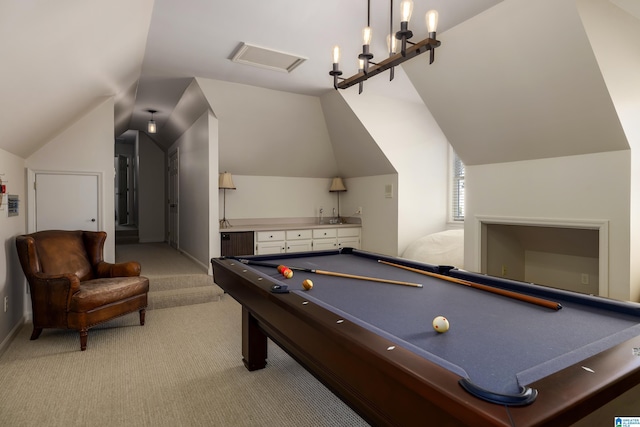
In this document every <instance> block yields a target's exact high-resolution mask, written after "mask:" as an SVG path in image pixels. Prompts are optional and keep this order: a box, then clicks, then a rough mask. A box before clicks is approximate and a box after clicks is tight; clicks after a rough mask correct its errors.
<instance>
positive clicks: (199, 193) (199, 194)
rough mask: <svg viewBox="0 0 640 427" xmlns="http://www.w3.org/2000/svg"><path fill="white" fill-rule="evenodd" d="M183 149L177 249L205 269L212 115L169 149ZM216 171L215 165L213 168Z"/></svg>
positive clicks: (207, 250)
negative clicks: (210, 124) (210, 119)
mask: <svg viewBox="0 0 640 427" xmlns="http://www.w3.org/2000/svg"><path fill="white" fill-rule="evenodd" d="M176 148H179V150H180V166H179V167H180V181H179V196H178V197H179V199H178V200H179V225H178V226H179V232H178V247H179V249H180V250H181V251H183V252H185V253H186V254H188V255H189V256H191V257H192V258H193V259H194V260H195V261H197V262H199V263H200V264H201V265H202V266H203V267H204V268H208V264H209V260H210V258H211V256H210V253H209V234H210V233H209V195H210V191H209V182H210V175H209V174H210V172H209V113H205V114H203V115H202V116H201V117H200V118H199V119H198V120H197V121H196V122H195V123H194V124H193V125H192V126H191V127H190V128H189V129H188V130H187V131H186V132H185V133H184V134H182V136H181V137H180V138H179V139H178V140H177V141H176V142H175V143H174V144H173V145H172V146H171V147H170V148H169V152H172V151H173V150H175V149H176ZM213 168H214V170H215V166H214V167H213Z"/></svg>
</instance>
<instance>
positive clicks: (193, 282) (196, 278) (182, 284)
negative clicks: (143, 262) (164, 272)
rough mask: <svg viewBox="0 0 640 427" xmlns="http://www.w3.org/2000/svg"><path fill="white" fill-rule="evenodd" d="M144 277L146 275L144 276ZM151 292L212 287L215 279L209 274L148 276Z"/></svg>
mask: <svg viewBox="0 0 640 427" xmlns="http://www.w3.org/2000/svg"><path fill="white" fill-rule="evenodd" d="M142 275H143V276H144V274H142ZM146 277H147V278H148V279H149V290H150V291H167V290H172V289H182V288H198V287H203V286H212V285H213V277H211V276H209V275H207V274H183V275H180V276H146Z"/></svg>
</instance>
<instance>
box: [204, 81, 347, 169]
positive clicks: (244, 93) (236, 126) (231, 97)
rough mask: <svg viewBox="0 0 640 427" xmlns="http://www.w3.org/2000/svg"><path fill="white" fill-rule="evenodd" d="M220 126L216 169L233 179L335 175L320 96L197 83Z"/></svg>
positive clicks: (226, 83) (223, 83)
mask: <svg viewBox="0 0 640 427" xmlns="http://www.w3.org/2000/svg"><path fill="white" fill-rule="evenodd" d="M197 82H198V84H199V85H200V88H201V89H202V92H203V93H204V95H205V97H206V99H207V101H208V102H209V104H210V105H211V109H212V111H213V114H214V115H215V116H216V117H217V118H218V120H219V122H220V126H219V132H218V133H219V136H218V137H219V155H220V159H219V162H220V169H221V170H223V171H224V170H226V171H229V172H231V173H235V174H239V175H256V176H301V177H314V178H320V177H329V176H333V175H334V174H335V173H336V162H335V158H334V155H333V150H332V146H331V140H330V139H329V133H328V131H327V126H326V123H325V120H324V116H323V114H322V107H321V105H320V98H318V97H317V96H308V95H299V94H294V93H288V92H280V91H275V90H271V89H264V88H259V87H255V86H247V85H242V84H237V83H228V82H223V81H219V80H211V79H202V78H198V79H197Z"/></svg>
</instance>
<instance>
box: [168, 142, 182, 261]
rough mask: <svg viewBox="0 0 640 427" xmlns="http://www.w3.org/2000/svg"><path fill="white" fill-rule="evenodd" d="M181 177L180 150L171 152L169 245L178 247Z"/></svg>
mask: <svg viewBox="0 0 640 427" xmlns="http://www.w3.org/2000/svg"><path fill="white" fill-rule="evenodd" d="M179 177H180V158H179V155H178V150H176V151H174V152H172V153H170V154H169V245H171V247H173V248H175V249H178V233H179V230H178V219H179V207H180V205H179V204H178V203H179V202H178V200H179V199H178V189H179V186H178V184H179V182H178V179H179Z"/></svg>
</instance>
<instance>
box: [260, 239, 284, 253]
mask: <svg viewBox="0 0 640 427" xmlns="http://www.w3.org/2000/svg"><path fill="white" fill-rule="evenodd" d="M284 252H285V250H284V242H283V241H280V242H261V243H258V244H257V245H256V255H265V254H283V253H284Z"/></svg>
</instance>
